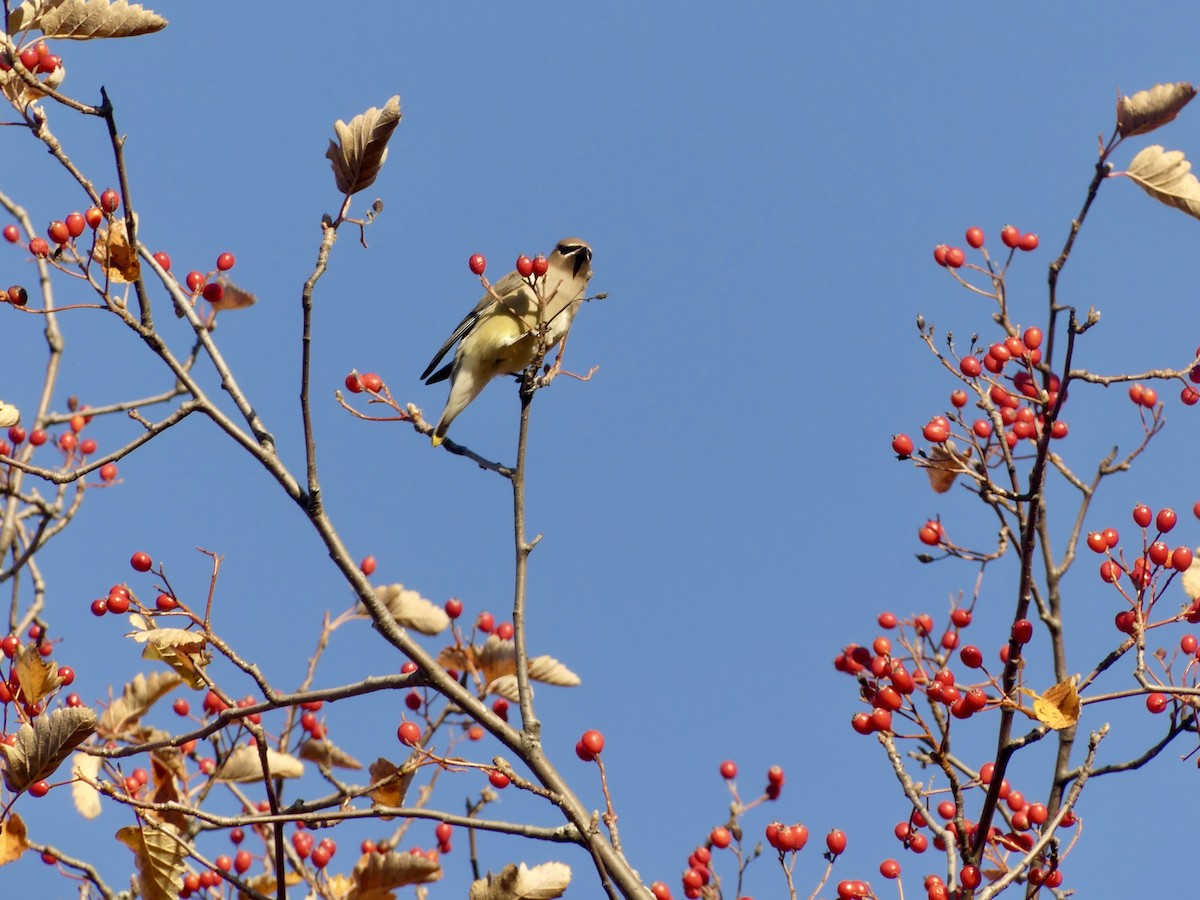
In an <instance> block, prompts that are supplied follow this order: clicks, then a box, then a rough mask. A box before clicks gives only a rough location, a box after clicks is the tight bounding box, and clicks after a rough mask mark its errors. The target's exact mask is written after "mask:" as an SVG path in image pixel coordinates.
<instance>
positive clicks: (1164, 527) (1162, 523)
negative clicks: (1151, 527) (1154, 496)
mask: <svg viewBox="0 0 1200 900" xmlns="http://www.w3.org/2000/svg"><path fill="white" fill-rule="evenodd" d="M1177 521H1179V517H1178V516H1176V515H1175V510H1173V509H1171V508H1169V507H1164V508H1163V509H1160V510H1159V511H1158V515H1157V516H1156V517H1155V519H1154V524H1155V525H1156V526H1157V527H1158V530H1159V532H1160V533H1162V534H1166V533H1167V532H1168V531H1170V530H1171V529H1172V528H1174V527H1175V523H1176V522H1177Z"/></svg>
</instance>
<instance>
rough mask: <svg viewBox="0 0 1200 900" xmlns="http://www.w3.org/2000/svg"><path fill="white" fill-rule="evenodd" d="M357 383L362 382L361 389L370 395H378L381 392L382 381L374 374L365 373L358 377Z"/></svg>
mask: <svg viewBox="0 0 1200 900" xmlns="http://www.w3.org/2000/svg"><path fill="white" fill-rule="evenodd" d="M359 381H361V382H362V386H363V388H364V389H366V390H368V391H370V392H371V393H372V394H378V393H379V392H380V391H382V390H383V379H382V378H380V377H379V376H378V375H376V374H375V373H374V372H367V373H366V374H364V375H360V376H359Z"/></svg>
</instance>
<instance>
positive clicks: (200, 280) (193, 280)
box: [184, 269, 204, 294]
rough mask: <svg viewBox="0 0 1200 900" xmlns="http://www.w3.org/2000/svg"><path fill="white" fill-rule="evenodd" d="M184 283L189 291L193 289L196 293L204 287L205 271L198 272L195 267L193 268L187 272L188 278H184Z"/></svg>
mask: <svg viewBox="0 0 1200 900" xmlns="http://www.w3.org/2000/svg"><path fill="white" fill-rule="evenodd" d="M184 284H186V285H187V289H188V290H189V291H191V292H192V293H193V294H194V293H196V292H197V291H198V290H200V289H201V288H202V287H204V273H203V272H197V271H196V270H195V269H193V270H192V271H190V272H188V273H187V278H186V279H184Z"/></svg>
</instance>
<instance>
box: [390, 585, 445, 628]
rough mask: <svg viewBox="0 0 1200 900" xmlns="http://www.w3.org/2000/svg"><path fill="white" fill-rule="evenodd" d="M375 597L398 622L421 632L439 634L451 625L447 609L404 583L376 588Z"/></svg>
mask: <svg viewBox="0 0 1200 900" xmlns="http://www.w3.org/2000/svg"><path fill="white" fill-rule="evenodd" d="M375 599H376V600H378V601H379V602H380V603H382V604H383V605H384V606H386V607H387V609H388V612H389V613H391V614H392V618H393V619H395V620H396V622H397V623H398V624H400V625H401V626H403V627H405V628H411V629H412V630H413V631H419V632H421V634H439V633H440V632H443V631H445V630H446V629H447V628H449V627H450V617H449V616H448V615H446V611H445V610H444V609H442V607H440V606H438V605H437V604H436V603H433V602H431V601H429V600H426V599H425V598H424V597H422V596H421V595H420V594H418V593H417V592H416V591H413V590H409V589H407V588H406V587H405V586H404V585H402V584H386V585H383V586H381V587H377V588H375Z"/></svg>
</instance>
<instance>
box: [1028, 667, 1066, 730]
mask: <svg viewBox="0 0 1200 900" xmlns="http://www.w3.org/2000/svg"><path fill="white" fill-rule="evenodd" d="M1020 691H1021V693H1022V694H1025V695H1026V696H1027V697H1031V698H1032V699H1033V718H1036V719H1037V720H1038V721H1039V722H1041V723H1042V724H1043V725H1048V726H1049V727H1050V728H1053V729H1055V730H1056V731H1061V730H1062V729H1064V728H1070V727H1072V726H1073V725H1074V724H1075V723H1076V722H1078V721H1079V711H1080V704H1079V692H1078V691H1076V690H1075V678H1073V677H1072V678H1068V679H1067V680H1066V681H1060V682H1059V683H1058V684H1056V685H1054V687H1052V688H1049V689H1047V691H1046V693H1044V694H1041V695H1039V694H1036V693H1034V692H1033V691H1031V690H1029V689H1028V688H1020ZM1026 715H1028V713H1026Z"/></svg>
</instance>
